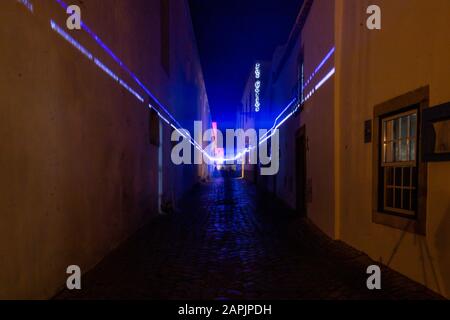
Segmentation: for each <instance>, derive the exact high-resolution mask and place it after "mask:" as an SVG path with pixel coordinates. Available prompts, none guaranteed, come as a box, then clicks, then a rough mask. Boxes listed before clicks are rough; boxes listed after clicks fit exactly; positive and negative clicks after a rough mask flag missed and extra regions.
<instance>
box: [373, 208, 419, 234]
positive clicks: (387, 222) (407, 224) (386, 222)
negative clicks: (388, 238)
mask: <svg viewBox="0 0 450 320" xmlns="http://www.w3.org/2000/svg"><path fill="white" fill-rule="evenodd" d="M372 222H373V223H376V224H380V225H383V226H387V227H391V228H394V229H399V230H402V231H405V232H409V233H414V234H419V235H425V234H426V228H425V224H424V223H420V221H419V220H417V219H416V218H406V217H401V216H396V215H393V214H390V213H384V212H379V211H374V212H373V215H372Z"/></svg>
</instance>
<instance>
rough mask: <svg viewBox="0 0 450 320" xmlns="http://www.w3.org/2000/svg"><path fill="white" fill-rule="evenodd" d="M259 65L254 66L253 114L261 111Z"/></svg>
mask: <svg viewBox="0 0 450 320" xmlns="http://www.w3.org/2000/svg"><path fill="white" fill-rule="evenodd" d="M260 93H261V64H260V63H257V64H256V65H255V112H259V111H260V110H261V100H260Z"/></svg>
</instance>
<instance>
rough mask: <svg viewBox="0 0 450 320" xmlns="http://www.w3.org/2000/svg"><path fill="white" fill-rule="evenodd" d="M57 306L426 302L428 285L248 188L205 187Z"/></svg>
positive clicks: (237, 183)
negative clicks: (377, 269)
mask: <svg viewBox="0 0 450 320" xmlns="http://www.w3.org/2000/svg"><path fill="white" fill-rule="evenodd" d="M177 211H178V212H177V213H174V214H172V215H169V216H161V217H158V218H156V219H155V220H154V221H152V223H151V224H150V225H148V226H147V227H146V228H144V229H142V230H141V231H140V232H138V234H136V235H135V236H134V237H133V238H131V239H130V240H129V241H127V242H126V243H124V244H123V245H122V246H120V247H119V248H118V249H117V250H116V251H115V252H113V253H112V254H111V255H109V256H108V257H106V258H105V259H104V260H103V261H102V262H101V263H100V264H99V265H97V267H95V268H94V269H93V270H92V271H90V272H88V273H87V274H86V275H85V276H84V277H83V280H82V286H83V289H82V290H81V291H77V292H69V291H64V292H62V293H61V294H60V295H59V296H57V297H56V298H57V299H183V300H184V299H422V298H439V296H436V295H435V294H433V293H432V292H430V291H429V290H427V289H426V288H425V287H423V286H421V285H419V284H417V283H415V282H412V281H410V280H408V279H407V278H405V277H403V276H401V275H400V274H398V273H396V272H394V271H392V270H390V269H388V268H382V287H383V289H382V290H380V291H369V290H368V289H367V288H366V279H367V275H366V268H367V266H369V265H370V264H373V263H375V262H373V261H371V260H370V259H369V257H367V256H366V255H365V254H363V253H361V252H358V251H356V250H354V249H352V248H350V247H348V246H347V245H345V244H343V243H342V242H337V241H332V240H330V239H329V238H328V237H326V236H325V235H323V234H322V233H321V232H320V231H319V230H317V228H316V227H315V226H313V225H312V224H311V223H310V222H309V221H308V220H303V219H299V218H296V217H295V215H293V214H292V213H290V211H289V210H288V209H286V208H284V207H283V206H282V205H281V204H279V203H277V201H275V200H274V199H273V198H272V197H271V196H270V195H267V194H261V193H259V192H258V193H257V192H256V189H255V187H254V186H252V185H249V184H248V183H246V182H244V180H238V179H231V178H226V179H223V178H218V179H216V180H214V181H212V182H210V183H207V184H202V185H199V186H197V187H196V188H195V189H194V190H193V191H192V192H191V194H189V196H188V197H186V199H185V200H184V201H183V202H182V205H180V208H179V209H178V210H177Z"/></svg>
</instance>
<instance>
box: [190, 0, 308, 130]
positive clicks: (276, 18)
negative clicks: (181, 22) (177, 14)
mask: <svg viewBox="0 0 450 320" xmlns="http://www.w3.org/2000/svg"><path fill="white" fill-rule="evenodd" d="M302 1H303V0H258V1H256V0H190V1H189V2H190V6H191V14H192V19H193V24H194V30H195V33H196V38H197V43H198V47H199V51H200V58H201V62H202V67H203V73H204V76H205V82H206V89H207V93H208V98H209V104H210V108H211V113H212V117H213V121H217V122H218V123H219V127H221V128H222V129H225V128H234V127H235V119H236V114H235V112H236V110H237V107H238V106H239V105H240V101H241V98H242V94H243V90H244V87H245V83H246V81H247V78H248V75H249V74H250V71H251V70H252V68H253V63H254V61H255V60H258V59H259V60H271V58H272V54H273V52H274V51H275V49H276V47H277V46H279V45H283V44H284V43H285V42H286V41H287V38H288V36H289V33H290V31H291V29H292V27H293V24H294V22H295V19H296V17H297V14H298V11H299V10H300V6H301V3H302Z"/></svg>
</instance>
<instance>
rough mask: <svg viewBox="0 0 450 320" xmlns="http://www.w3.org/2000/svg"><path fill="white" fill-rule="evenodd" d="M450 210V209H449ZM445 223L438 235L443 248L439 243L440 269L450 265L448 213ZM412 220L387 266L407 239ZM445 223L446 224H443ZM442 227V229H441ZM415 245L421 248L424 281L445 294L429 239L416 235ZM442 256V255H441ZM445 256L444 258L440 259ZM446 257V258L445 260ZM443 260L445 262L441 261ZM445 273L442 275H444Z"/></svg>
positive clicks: (446, 283)
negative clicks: (440, 237)
mask: <svg viewBox="0 0 450 320" xmlns="http://www.w3.org/2000/svg"><path fill="white" fill-rule="evenodd" d="M448 212H450V211H448ZM445 220H446V221H445V223H443V224H441V226H440V227H439V230H438V235H439V234H440V235H442V237H443V239H442V244H441V249H439V245H438V244H437V245H436V246H437V250H438V251H439V252H440V253H441V254H438V255H439V266H440V267H441V268H439V270H448V268H445V266H448V267H450V259H449V258H450V257H449V255H448V254H447V253H448V252H447V251H446V249H445V248H448V245H446V243H447V244H448V243H449V242H448V240H450V234H449V233H448V232H446V231H445V230H450V215H449V214H447V216H446V219H445ZM410 224H411V222H410V223H409V224H408V225H406V227H405V229H404V230H403V232H402V234H401V236H400V239H399V240H398V242H397V244H396V245H395V247H394V249H393V250H392V253H391V255H390V257H389V260H388V262H387V263H386V266H388V267H390V266H391V264H392V261H393V260H394V258H395V256H396V254H397V252H398V250H399V249H400V246H401V245H402V243H403V240H404V239H405V236H406V234H407V233H408V231H407V230H408V229H409V227H410ZM443 225H444V226H443ZM442 226H443V227H442ZM441 227H442V230H440V229H441ZM414 245H415V246H418V250H419V256H420V258H419V261H418V262H419V263H420V265H421V269H422V283H423V284H424V285H425V286H426V287H428V288H436V290H437V292H438V293H439V294H441V295H444V292H442V289H441V286H440V283H439V277H438V270H437V269H436V262H435V261H434V260H433V257H432V255H431V252H430V249H429V247H428V243H427V239H426V237H424V236H421V235H417V234H415V235H414ZM441 256H442V257H441ZM440 258H443V259H440ZM444 259H445V260H444ZM441 260H442V261H443V263H441ZM427 266H429V269H427ZM444 276H445V275H442V277H444ZM444 282H445V287H446V288H448V285H449V284H450V278H447V279H444Z"/></svg>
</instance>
